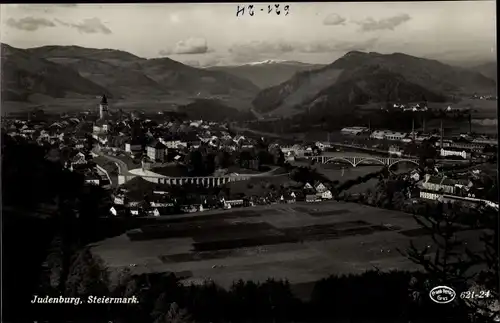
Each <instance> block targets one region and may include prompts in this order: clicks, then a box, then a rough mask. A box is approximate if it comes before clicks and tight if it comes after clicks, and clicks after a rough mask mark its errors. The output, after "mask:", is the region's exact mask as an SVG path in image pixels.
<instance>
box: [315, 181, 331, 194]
mask: <svg viewBox="0 0 500 323" xmlns="http://www.w3.org/2000/svg"><path fill="white" fill-rule="evenodd" d="M314 188H315V189H316V192H318V193H323V192H325V191H327V190H328V187H326V186H325V185H324V184H323V183H321V182H317V183H316V184H315V185H314Z"/></svg>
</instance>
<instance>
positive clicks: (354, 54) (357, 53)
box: [344, 50, 368, 57]
mask: <svg viewBox="0 0 500 323" xmlns="http://www.w3.org/2000/svg"><path fill="white" fill-rule="evenodd" d="M360 55H368V53H365V52H360V51H358V50H352V51H350V52H347V53H346V54H345V55H344V56H346V57H348V56H360Z"/></svg>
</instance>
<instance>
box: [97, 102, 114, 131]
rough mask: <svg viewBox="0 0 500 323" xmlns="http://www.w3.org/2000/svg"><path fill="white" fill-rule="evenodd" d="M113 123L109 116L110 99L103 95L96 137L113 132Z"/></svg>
mask: <svg viewBox="0 0 500 323" xmlns="http://www.w3.org/2000/svg"><path fill="white" fill-rule="evenodd" d="M111 126H112V122H111V119H110V115H109V106H108V99H107V98H106V95H103V96H102V98H101V102H100V103H99V119H98V120H97V121H96V122H95V123H94V128H93V132H94V135H103V134H107V133H108V132H109V131H111Z"/></svg>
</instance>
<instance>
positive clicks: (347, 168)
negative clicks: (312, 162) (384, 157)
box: [316, 164, 382, 183]
mask: <svg viewBox="0 0 500 323" xmlns="http://www.w3.org/2000/svg"><path fill="white" fill-rule="evenodd" d="M342 166H343V167H344V169H342V168H341V166H339V165H332V164H326V165H321V166H318V167H316V170H317V171H318V172H319V173H321V174H323V175H324V176H326V177H327V178H328V179H329V180H331V181H339V183H343V182H346V181H348V180H352V179H356V178H358V177H361V176H365V175H368V174H371V173H375V172H378V171H380V170H381V169H382V166H358V167H352V166H351V165H342Z"/></svg>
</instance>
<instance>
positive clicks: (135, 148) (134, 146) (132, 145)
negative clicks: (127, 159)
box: [125, 142, 142, 153]
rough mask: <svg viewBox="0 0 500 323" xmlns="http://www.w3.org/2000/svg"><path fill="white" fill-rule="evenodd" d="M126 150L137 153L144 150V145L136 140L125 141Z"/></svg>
mask: <svg viewBox="0 0 500 323" xmlns="http://www.w3.org/2000/svg"><path fill="white" fill-rule="evenodd" d="M125 151H126V152H128V153H137V152H140V151H142V145H141V144H140V143H136V142H127V143H125Z"/></svg>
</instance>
